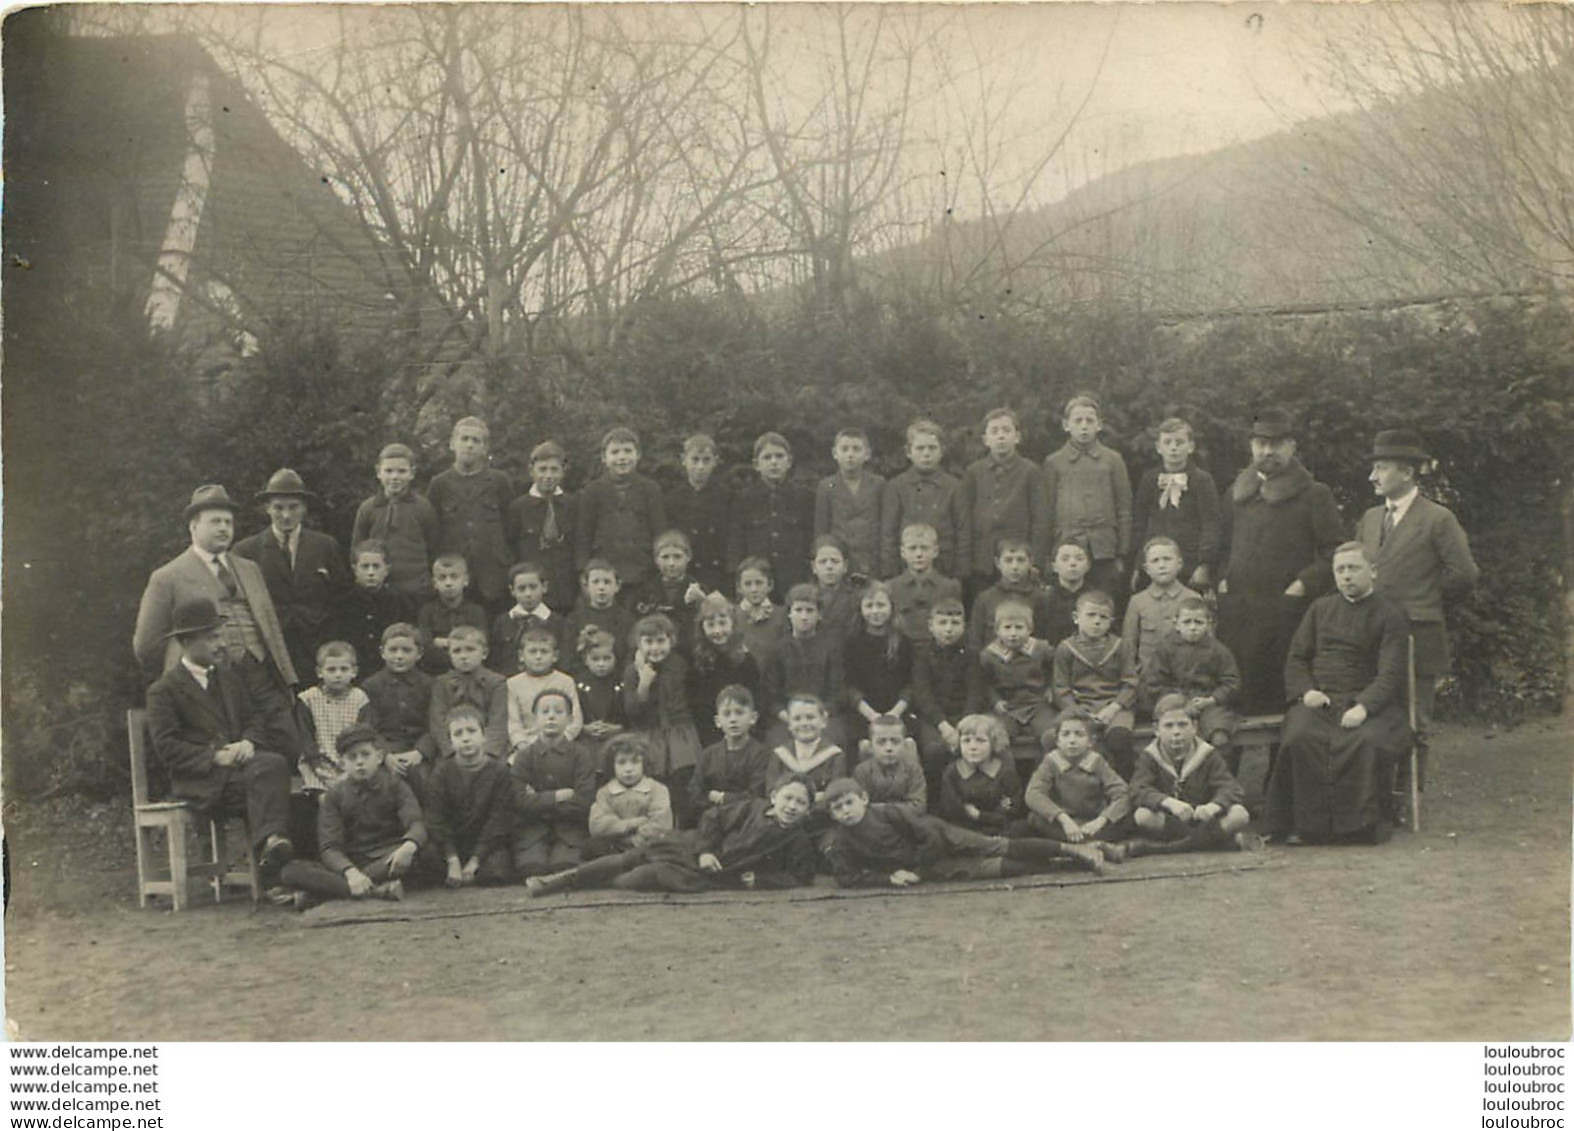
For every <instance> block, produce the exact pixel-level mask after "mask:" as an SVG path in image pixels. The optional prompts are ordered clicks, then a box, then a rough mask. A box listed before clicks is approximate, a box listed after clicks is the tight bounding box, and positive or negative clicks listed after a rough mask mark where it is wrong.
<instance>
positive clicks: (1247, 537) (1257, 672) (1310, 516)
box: [1219, 408, 1344, 714]
mask: <svg viewBox="0 0 1574 1131" xmlns="http://www.w3.org/2000/svg"><path fill="white" fill-rule="evenodd" d="M1251 450H1252V462H1251V464H1250V466H1248V467H1246V468H1245V469H1244V470H1243V471H1242V472H1241V473H1240V474H1239V475H1238V476H1236V477H1235V482H1234V484H1233V485H1232V486H1231V487H1230V494H1229V498H1228V500H1227V504H1228V505H1226V506H1225V507H1224V513H1223V519H1224V531H1223V534H1224V539H1225V542H1226V544H1227V545H1228V546H1229V558H1228V561H1227V564H1226V565H1225V568H1224V576H1223V577H1222V578H1221V579H1220V582H1219V639H1220V640H1221V641H1222V642H1223V643H1224V644H1225V645H1226V646H1227V647H1228V648H1229V649H1230V651H1231V652H1233V653H1234V654H1235V659H1236V662H1237V663H1238V664H1239V665H1240V669H1241V707H1242V709H1243V710H1245V711H1248V712H1251V713H1254V714H1276V713H1279V712H1282V711H1283V710H1284V709H1285V706H1286V699H1285V690H1284V661H1285V657H1286V656H1287V655H1288V654H1289V651H1290V639H1291V637H1293V636H1294V635H1295V630H1296V627H1297V626H1298V625H1299V624H1300V623H1301V617H1302V616H1303V615H1304V614H1305V612H1306V607H1307V605H1308V604H1309V603H1310V601H1311V600H1312V598H1314V597H1317V596H1320V595H1321V594H1322V593H1325V592H1327V591H1328V589H1329V587H1330V585H1331V577H1332V573H1331V568H1332V567H1331V563H1332V560H1333V551H1334V548H1335V547H1337V546H1338V545H1339V544H1340V543H1341V542H1342V541H1344V522H1343V520H1342V519H1341V518H1340V517H1339V508H1338V506H1337V505H1336V504H1335V503H1334V497H1333V492H1332V491H1330V490H1329V489H1328V488H1327V486H1325V485H1324V484H1322V483H1319V482H1317V481H1316V480H1315V479H1313V478H1312V475H1311V472H1309V471H1307V470H1306V468H1304V467H1303V466H1301V462H1300V460H1299V459H1297V458H1296V445H1295V429H1294V424H1293V422H1292V421H1291V419H1290V414H1289V413H1288V412H1285V411H1284V410H1283V409H1281V408H1268V409H1264V410H1263V411H1262V412H1260V413H1258V414H1257V417H1256V419H1255V420H1254V421H1253V422H1252V429H1251Z"/></svg>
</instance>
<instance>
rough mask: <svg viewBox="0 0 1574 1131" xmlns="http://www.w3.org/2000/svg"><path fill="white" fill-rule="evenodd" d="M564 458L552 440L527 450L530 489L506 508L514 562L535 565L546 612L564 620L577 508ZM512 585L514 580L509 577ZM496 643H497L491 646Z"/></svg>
mask: <svg viewBox="0 0 1574 1131" xmlns="http://www.w3.org/2000/svg"><path fill="white" fill-rule="evenodd" d="M567 467H568V457H567V456H566V455H565V454H564V452H563V446H562V445H561V444H559V443H558V442H557V441H556V440H543V441H542V442H541V443H539V444H537V445H536V446H535V447H534V448H531V449H530V489H529V490H527V491H526V492H525V493H524V494H523V495H520V496H519V497H518V498H516V499H515V500H514V502H513V505H512V506H511V507H510V508H509V526H510V527H511V528H512V530H513V533H514V552H515V555H516V557H515V560H516V561H521V562H536V563H537V564H538V565H539V566H540V567H541V571H542V572H541V580H542V583H543V590H544V592H545V594H546V596H545V598H544V599H545V601H546V604H547V607H548V608H550V609H551V610H552V611H553V612H555V613H559V614H564V615H566V614H567V613H568V611H569V610H570V609H572V608H573V607H574V534H575V529H574V519H575V515H576V509H575V502H576V500H574V499H571V498H570V497H569V495H568V492H566V491H564V490H563V473H564V471H565V470H566V469H567ZM509 580H510V583H512V580H513V579H512V577H510V579H509ZM494 643H495V641H494Z"/></svg>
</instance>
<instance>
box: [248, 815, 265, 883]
mask: <svg viewBox="0 0 1574 1131" xmlns="http://www.w3.org/2000/svg"><path fill="white" fill-rule="evenodd" d="M245 829H246V873H247V875H248V876H250V878H251V901H252V902H253V903H260V902H262V873H261V871H260V870H259V869H258V868H257V842H256V840H255V838H254V837H253V836H252V835H251V822H250V821H247V822H245Z"/></svg>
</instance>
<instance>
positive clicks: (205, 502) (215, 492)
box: [182, 483, 240, 522]
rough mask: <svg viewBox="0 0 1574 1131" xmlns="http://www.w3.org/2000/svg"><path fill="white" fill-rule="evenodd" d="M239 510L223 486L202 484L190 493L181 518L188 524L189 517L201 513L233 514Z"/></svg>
mask: <svg viewBox="0 0 1574 1131" xmlns="http://www.w3.org/2000/svg"><path fill="white" fill-rule="evenodd" d="M239 509H240V508H239V507H237V506H236V505H235V500H233V499H231V498H230V493H229V492H228V491H226V490H225V489H224V486H223V484H220V483H204V484H203V485H202V486H201V487H198V488H197V489H196V490H195V491H193V492H192V493H191V502H189V503H187V504H186V509H185V511H184V512H182V517H183V518H185V520H186V521H187V522H190V521H191V516H192V515H194V514H198V513H199V512H201V511H229V512H230V513H231V514H234V513H235V512H236V511H237V510H239Z"/></svg>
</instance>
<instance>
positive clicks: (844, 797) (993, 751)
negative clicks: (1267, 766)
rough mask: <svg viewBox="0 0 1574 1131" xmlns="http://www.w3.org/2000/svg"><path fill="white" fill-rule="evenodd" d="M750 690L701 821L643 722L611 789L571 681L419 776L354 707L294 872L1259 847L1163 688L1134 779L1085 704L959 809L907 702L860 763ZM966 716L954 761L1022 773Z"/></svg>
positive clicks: (1046, 863)
mask: <svg viewBox="0 0 1574 1131" xmlns="http://www.w3.org/2000/svg"><path fill="white" fill-rule="evenodd" d="M748 704H749V695H748V692H747V691H746V690H745V689H742V688H730V689H727V691H725V692H724V693H723V696H722V698H721V700H720V701H719V702H718V705H717V714H718V716H719V717H723V718H726V719H727V720H728V722H729V727H728V738H727V739H726V740H724V742H723V743H721V744H719V746H718V748H716V749H715V750H714V751H711V752H707V764H706V766H705V767H704V770H703V772H702V774H701V775H699V776H701V777H702V778H703V779H704V780H703V782H702V784H701V785H700V786H699V787H697V791H698V793H699V795H700V798H701V804H703V805H704V809H703V814H702V816H701V818H700V820H699V821H698V823H697V825H696V827H695V828H694V829H693V830H691V831H689V832H679V831H677V830H676V828H675V823H674V820H673V802H672V795H671V791H670V790H669V788H668V787H667V786H666V785H665V784H663V783H661V782H660V781H657V780H654V779H653V778H652V777H651V776H650V774H649V773H648V762H649V759H650V753H651V747H650V744H649V743H648V741H646V740H645V739H644V738H643V736H640V735H636V734H621V735H618V736H615V737H614V738H613V739H612V740H610V741H609V743H608V754H609V755H610V758H611V764H612V767H613V775H612V777H611V779H610V780H608V781H607V782H605V783H604V784H603V785H601V786H600V787H599V789H598V788H595V785H594V782H595V772H594V761H593V759H592V757H591V755H590V754H589V752H588V751H586V750H585V749H584V748H583V747H580V746H579V745H578V744H577V743H575V742H574V741H573V740H571V739H569V738H568V737H567V736H566V733H565V732H566V728H567V724H568V717H569V708H568V701H567V696H566V695H565V694H564V693H563V692H562V691H560V690H557V689H546V690H543V691H541V692H540V693H539V694H538V696H537V697H536V700H535V702H534V703H533V705H532V707H533V712H534V714H535V717H536V722H537V725H538V728H539V737H538V738H537V739H536V740H535V741H534V742H533V743H531V744H530V745H529V746H527V747H526V748H525V749H524V750H521V751H516V752H515V754H514V755H513V757H512V758H511V759H510V761H509V762H507V763H505V762H503V761H501V760H499V759H497V758H494V757H492V756H490V755H489V754H488V753H487V751H486V741H485V734H484V719H483V717H482V715H481V713H480V712H479V711H477V710H475V709H474V708H472V707H469V706H461V707H459V708H456V709H455V710H454V711H453V712H452V713H451V714H450V716H449V728H448V738H449V742H450V744H451V746H452V749H453V755H452V757H451V758H449V759H447V760H445V761H443V762H441V763H440V764H439V765H438V766H437V767H436V768H435V770H433V771H432V772H431V774H430V775H429V776H427V777H426V778H425V780H424V782H423V783H422V786H421V788H420V789H419V790H417V789H415V788H412V784H411V783H410V781H409V780H408V777H407V776H401V775H400V773H399V772H398V769H397V766H396V765H394V764H390V763H388V762H387V761H386V759H385V755H384V750H383V745H382V743H381V742H380V740H379V738H378V736H377V734H376V732H375V731H374V730H373V729H372V728H371V727H369V726H366V725H365V724H360V723H357V724H354V725H352V726H350V727H348V728H346V729H345V730H344V731H343V732H341V734H340V735H339V736H338V739H337V741H336V749H337V752H338V754H339V756H340V760H341V762H342V765H343V767H344V773H343V775H342V777H341V778H340V779H339V780H337V781H336V782H335V783H334V784H333V785H332V786H331V787H330V788H329V789H328V790H327V791H326V793H325V794H324V796H323V798H322V803H321V808H320V812H319V818H318V822H319V830H318V844H319V853H320V860H319V861H308V860H296V861H293V862H291V863H290V864H288V865H287V866H286V867H285V868H284V870H283V872H282V874H281V880H282V882H283V883H284V884H285V885H287V886H288V887H289V888H292V889H294V890H295V892H296V895H295V902H296V905H297V906H299V907H302V908H304V907H307V906H310V905H311V903H313V902H315V901H317V900H319V899H322V898H362V897H368V896H370V897H381V898H390V899H400V898H403V894H404V887H403V885H404V880H405V879H406V878H409V879H411V880H414V881H420V882H425V883H433V884H435V883H438V882H443V883H446V884H447V885H448V886H450V887H462V886H466V885H469V884H489V883H506V882H509V881H510V880H513V879H516V878H517V879H524V880H525V882H526V883H527V885H528V886H529V888H530V890H531V892H532V894H536V895H544V894H547V893H549V892H552V891H556V890H560V889H563V888H568V887H594V886H601V885H611V886H616V887H622V888H629V889H635V890H664V891H697V890H707V889H709V888H713V887H718V886H741V887H785V886H795V885H802V884H806V883H810V882H812V881H813V877H814V874H815V872H816V871H817V870H818V871H829V872H830V873H831V874H832V875H834V876H835V878H836V880H837V882H838V883H839V884H841V885H843V886H867V885H871V884H887V883H889V884H892V885H895V886H907V885H910V884H914V883H918V882H920V881H922V880H955V879H970V878H995V877H1001V876H1013V875H1021V874H1026V873H1029V872H1035V871H1042V870H1045V869H1046V868H1049V867H1052V866H1054V865H1056V864H1059V863H1064V862H1069V863H1071V864H1073V865H1074V866H1079V867H1083V868H1088V869H1090V870H1094V871H1097V870H1100V869H1101V868H1102V866H1103V862H1104V860H1106V859H1107V860H1116V861H1118V860H1122V859H1124V858H1125V857H1126V855H1127V853H1128V852H1130V853H1133V854H1135V853H1142V852H1147V853H1165V852H1183V851H1196V850H1207V849H1221V848H1237V849H1239V848H1248V847H1251V845H1250V843H1249V842H1248V840H1247V838H1246V834H1245V833H1244V830H1245V827H1246V825H1247V821H1248V818H1247V815H1246V811H1245V809H1244V808H1243V807H1242V806H1241V804H1240V794H1241V791H1240V786H1239V784H1238V783H1237V782H1236V781H1235V779H1234V778H1233V777H1232V776H1231V774H1230V772H1229V770H1228V768H1227V767H1226V766H1225V765H1224V763H1223V760H1222V759H1221V758H1220V757H1219V755H1218V754H1217V752H1215V751H1213V750H1212V749H1211V748H1210V747H1209V746H1208V744H1207V743H1205V742H1202V741H1200V740H1199V739H1198V738H1197V736H1196V731H1195V724H1194V722H1193V721H1192V718H1191V716H1190V715H1189V714H1188V713H1187V711H1186V703H1185V701H1184V699H1183V698H1182V697H1180V696H1168V697H1166V698H1165V699H1164V700H1161V702H1160V704H1159V706H1158V716H1159V725H1158V737H1157V738H1156V739H1155V740H1154V742H1153V743H1152V744H1151V745H1150V746H1149V747H1148V748H1147V749H1146V750H1145V751H1144V752H1143V756H1142V760H1141V761H1140V763H1139V766H1138V771H1137V774H1136V776H1135V777H1134V778H1133V780H1132V783H1131V786H1130V789H1129V790H1128V788H1127V785H1126V783H1125V782H1124V781H1123V780H1122V779H1121V778H1120V777H1119V776H1118V775H1116V774H1114V773H1113V771H1111V770H1110V769H1109V768H1108V766H1107V765H1106V764H1105V763H1104V762H1103V761H1102V759H1100V757H1099V756H1098V755H1097V754H1096V753H1094V752H1093V751H1092V750H1091V749H1090V747H1089V744H1088V728H1087V726H1086V723H1085V721H1084V720H1083V719H1081V718H1080V717H1079V716H1076V715H1067V716H1065V717H1064V718H1063V719H1062V720H1061V723H1060V725H1059V727H1058V728H1057V731H1056V734H1055V741H1054V744H1053V745H1052V746H1051V747H1050V748H1049V750H1048V751H1047V753H1046V754H1045V756H1044V758H1043V761H1042V762H1041V764H1040V765H1039V767H1038V769H1037V770H1036V771H1035V773H1034V775H1033V778H1032V781H1031V782H1030V784H1029V786H1028V789H1027V791H1026V794H1025V799H1024V801H1023V802H1022V803H1021V804H1020V805H1015V804H1014V801H1013V798H1012V797H1011V796H1010V795H1009V794H1008V795H1006V796H1005V797H1003V798H996V799H994V800H990V799H989V798H988V797H987V796H986V795H985V794H984V793H982V792H967V789H966V787H965V786H964V787H963V788H962V789H960V790H958V791H957V793H956V797H955V799H954V802H955V806H956V808H955V810H954V815H955V816H956V817H957V818H958V819H957V820H954V821H953V820H949V819H941V818H938V817H933V816H929V815H927V814H926V813H925V811H924V806H923V804H922V797H921V794H915V792H914V788H915V786H916V788H917V789H919V790H921V788H922V778H921V775H919V776H914V775H912V774H911V773H909V774H908V775H906V778H907V780H906V782H905V784H893V783H898V782H899V779H901V778H902V777H903V774H902V772H901V771H902V763H903V762H904V760H905V761H907V762H908V764H909V766H910V765H911V763H912V761H913V760H915V758H916V753H915V750H914V748H913V744H912V740H911V739H910V738H908V737H907V735H906V731H905V728H904V727H903V724H902V722H901V720H900V719H897V718H894V717H890V716H883V717H881V718H879V719H877V720H875V721H874V724H873V725H872V727H871V733H872V738H871V739H870V741H869V743H868V744H867V747H866V754H867V757H866V758H865V759H864V760H863V761H861V762H860V763H859V764H858V766H857V767H856V769H855V770H854V771H853V773H852V775H851V776H849V774H848V766H847V759H846V756H845V754H844V753H843V752H842V751H841V750H840V749H839V748H837V747H834V746H831V745H830V744H828V743H826V742H825V740H824V730H825V721H826V716H825V712H824V709H823V706H822V705H821V704H819V703H818V702H816V701H814V700H813V699H812V698H810V697H802V698H795V699H794V700H793V702H792V704H791V706H790V715H791V718H792V727H791V739H790V742H789V743H788V744H787V745H785V746H783V747H779V748H778V749H776V750H775V751H773V752H771V753H770V754H769V755H767V756H766V757H765V758H764V759H763V760H762V759H761V758H760V757H759V754H760V750H759V747H758V744H757V743H756V742H755V741H754V740H752V739H751V738H750V737H749V735H748V730H747V724H748V716H749V714H750V713H751V712H750V710H749V706H748ZM961 730H962V736H963V740H962V743H961V751H962V752H961V755H960V756H959V758H958V760H957V763H956V765H955V767H954V771H955V775H956V777H957V778H958V779H959V780H962V781H964V782H965V781H969V780H973V779H979V780H982V781H999V782H1007V781H1009V780H1010V775H1011V774H1012V771H1011V770H1010V768H1009V762H1008V759H1007V758H1006V757H1005V755H1006V753H1007V747H1006V745H1005V735H1004V730H1003V728H1002V727H1001V726H1000V724H999V722H998V721H997V720H996V719H994V718H992V717H990V716H969V717H967V718H965V719H963V720H962V728H961ZM762 761H763V764H762ZM950 773H951V771H948V785H949V782H950V777H949V774H950ZM964 798H971V800H965V799H964ZM952 815H953V812H952V811H950V810H948V811H947V813H946V816H947V817H950V816H952ZM995 816H999V817H1001V818H1002V819H1000V820H993V819H991V818H993V817H995ZM1134 835H1135V839H1129V840H1128V838H1131V837H1133V836H1134ZM1123 840H1126V841H1128V843H1126V844H1122V843H1121V842H1122V841H1123Z"/></svg>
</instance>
